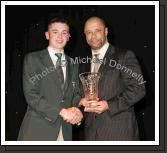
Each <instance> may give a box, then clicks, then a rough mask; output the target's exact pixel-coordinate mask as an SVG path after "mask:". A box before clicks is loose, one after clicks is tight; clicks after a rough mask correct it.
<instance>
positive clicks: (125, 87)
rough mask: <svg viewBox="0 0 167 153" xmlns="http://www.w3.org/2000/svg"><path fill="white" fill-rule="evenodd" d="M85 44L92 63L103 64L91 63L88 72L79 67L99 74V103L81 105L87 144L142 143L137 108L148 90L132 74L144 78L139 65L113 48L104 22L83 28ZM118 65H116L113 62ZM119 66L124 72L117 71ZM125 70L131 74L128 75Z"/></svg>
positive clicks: (96, 21) (129, 54)
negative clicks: (101, 142) (104, 142)
mask: <svg viewBox="0 0 167 153" xmlns="http://www.w3.org/2000/svg"><path fill="white" fill-rule="evenodd" d="M84 33H85V36H86V41H87V43H88V45H89V46H90V48H91V53H92V59H94V58H95V57H97V56H98V59H99V60H100V61H105V62H101V63H100V64H99V66H98V67H97V65H96V64H97V63H94V62H91V63H90V64H89V69H87V68H86V66H84V64H82V65H80V73H81V72H87V71H91V72H95V73H97V72H99V73H100V74H101V76H100V80H99V86H98V90H99V95H98V98H99V100H98V101H97V103H96V106H95V107H93V108H90V107H88V106H89V103H90V102H89V101H88V99H87V98H83V99H82V100H81V101H80V104H81V105H83V106H84V107H85V109H84V111H85V112H87V115H86V119H85V140H88V141H103V140H105V141H128V140H129V141H135V140H139V134H138V124H137V121H136V117H135V112H134V105H135V104H136V103H137V102H139V101H140V100H141V99H142V98H143V97H144V95H145V86H144V84H140V82H139V81H138V80H137V79H136V78H135V77H134V75H132V74H137V75H139V74H140V75H141V76H142V72H141V69H140V66H139V63H138V61H137V59H136V57H135V55H134V53H133V52H132V51H130V50H126V49H120V48H117V47H115V46H113V45H111V44H110V43H109V42H108V40H107V36H108V28H107V27H106V24H105V22H104V20H103V19H101V18H99V17H96V16H94V17H91V18H89V19H88V20H87V21H86V23H85V27H84ZM111 61H112V62H114V63H115V64H113V63H112V62H111ZM116 64H119V65H120V66H121V68H119V69H118V67H116ZM125 69H126V70H130V71H131V73H128V72H127V71H125Z"/></svg>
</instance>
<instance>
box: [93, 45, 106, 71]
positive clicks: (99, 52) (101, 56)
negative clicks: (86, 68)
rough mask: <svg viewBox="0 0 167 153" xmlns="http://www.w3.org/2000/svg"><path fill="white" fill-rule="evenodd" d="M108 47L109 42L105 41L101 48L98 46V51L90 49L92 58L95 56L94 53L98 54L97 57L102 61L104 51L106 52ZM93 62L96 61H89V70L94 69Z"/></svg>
mask: <svg viewBox="0 0 167 153" xmlns="http://www.w3.org/2000/svg"><path fill="white" fill-rule="evenodd" d="M108 47H109V43H108V42H106V43H105V44H104V46H103V47H102V48H100V49H99V50H98V51H97V50H96V51H95V50H92V60H93V59H94V58H95V54H99V56H98V58H99V59H100V61H102V60H103V58H104V56H105V54H106V52H107V49H108ZM100 63H101V62H100ZM95 64H96V63H94V62H92V63H91V72H93V71H94V67H95Z"/></svg>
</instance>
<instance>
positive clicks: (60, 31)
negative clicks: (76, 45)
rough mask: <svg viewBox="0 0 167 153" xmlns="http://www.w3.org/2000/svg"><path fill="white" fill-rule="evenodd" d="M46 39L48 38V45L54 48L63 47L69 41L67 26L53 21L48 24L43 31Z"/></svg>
mask: <svg viewBox="0 0 167 153" xmlns="http://www.w3.org/2000/svg"><path fill="white" fill-rule="evenodd" d="M45 36H46V39H47V40H49V46H50V47H52V48H55V49H63V48H64V47H65V45H66V43H67V42H68V41H69V37H70V34H69V26H68V25H67V24H66V23H61V22H54V23H51V24H50V25H49V26H48V31H47V32H45Z"/></svg>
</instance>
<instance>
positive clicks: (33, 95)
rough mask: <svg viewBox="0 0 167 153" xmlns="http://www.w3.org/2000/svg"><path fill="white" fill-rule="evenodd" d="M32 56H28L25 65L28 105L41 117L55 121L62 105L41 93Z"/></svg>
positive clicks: (25, 93)
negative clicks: (49, 99) (50, 101)
mask: <svg viewBox="0 0 167 153" xmlns="http://www.w3.org/2000/svg"><path fill="white" fill-rule="evenodd" d="M33 64H34V61H33V57H32V56H28V55H27V56H26V57H25V59H24V65H23V90H24V95H25V99H26V102H27V103H28V106H29V107H30V108H31V109H32V110H33V111H34V112H36V114H37V115H39V117H41V118H43V119H46V120H47V121H49V122H55V121H56V119H57V118H58V115H59V112H60V110H61V108H60V106H57V105H53V104H51V103H49V102H48V101H47V100H46V99H45V97H44V96H43V95H41V94H40V84H39V82H40V81H39V80H38V79H37V78H35V75H37V74H35V73H36V72H34V68H33V67H35V65H33Z"/></svg>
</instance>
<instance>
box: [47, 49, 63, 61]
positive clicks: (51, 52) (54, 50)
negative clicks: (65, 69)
mask: <svg viewBox="0 0 167 153" xmlns="http://www.w3.org/2000/svg"><path fill="white" fill-rule="evenodd" d="M48 52H49V55H50V56H51V57H56V56H55V53H62V58H61V59H62V60H64V59H65V54H64V50H61V51H60V50H57V49H53V48H52V47H50V46H48Z"/></svg>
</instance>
